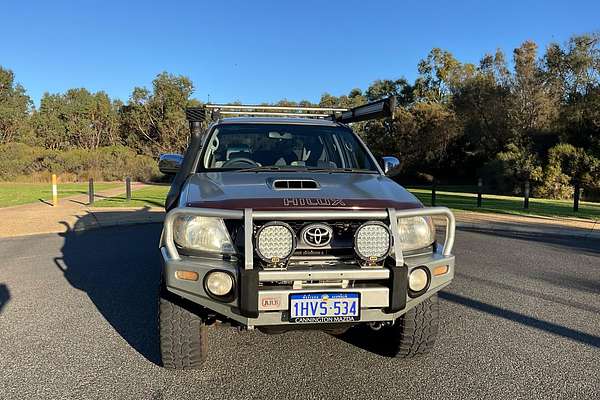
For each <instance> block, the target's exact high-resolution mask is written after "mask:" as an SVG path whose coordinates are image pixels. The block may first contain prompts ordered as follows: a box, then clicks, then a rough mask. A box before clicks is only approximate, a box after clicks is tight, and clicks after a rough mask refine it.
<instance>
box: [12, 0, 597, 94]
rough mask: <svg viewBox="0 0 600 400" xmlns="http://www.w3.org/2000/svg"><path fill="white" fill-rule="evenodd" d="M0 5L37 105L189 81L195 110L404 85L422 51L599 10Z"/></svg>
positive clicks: (126, 0) (540, 5)
mask: <svg viewBox="0 0 600 400" xmlns="http://www.w3.org/2000/svg"><path fill="white" fill-rule="evenodd" d="M2 3H3V4H2V6H1V7H0V10H2V14H3V15H2V17H1V23H0V37H1V38H2V41H1V42H0V65H2V66H3V67H5V68H10V69H12V70H13V71H14V72H15V74H16V78H17V81H18V82H20V83H21V84H22V85H24V86H25V87H26V89H27V91H28V93H29V95H30V96H31V97H32V98H33V99H34V100H35V102H36V104H38V102H39V98H40V97H41V96H42V94H43V93H44V92H46V91H49V92H52V93H54V92H62V91H65V90H66V89H69V88H72V87H86V88H88V89H90V90H92V91H98V90H104V91H106V92H108V94H109V95H111V96H113V97H118V98H120V99H122V100H127V99H128V97H129V95H130V93H131V89H132V88H133V87H134V86H150V83H151V81H152V79H153V78H154V76H155V75H156V74H158V73H159V72H161V71H168V72H171V73H175V74H183V75H186V76H188V77H190V78H191V79H192V80H193V82H194V84H195V87H196V91H195V94H194V96H195V97H197V98H199V99H201V100H204V101H206V98H207V94H210V96H211V97H210V98H211V101H213V102H225V101H234V100H239V101H243V102H246V103H257V102H263V101H275V100H279V99H282V98H288V99H291V100H301V99H308V100H312V101H317V100H318V99H319V97H320V95H321V93H323V92H325V91H328V92H330V93H332V94H335V95H341V94H345V93H347V92H348V91H349V90H350V89H352V88H353V87H360V88H366V87H367V86H368V85H369V83H370V82H372V81H373V80H375V79H378V78H398V77H401V76H404V77H406V78H408V79H409V80H411V81H412V80H413V79H414V78H415V76H416V65H417V62H418V61H419V60H420V59H421V58H423V57H425V56H426V55H427V53H428V51H429V50H430V49H431V48H432V47H441V48H444V49H447V50H449V51H451V52H452V53H453V54H454V55H455V56H456V57H457V58H458V59H460V60H461V61H468V62H477V61H478V60H479V58H480V57H481V56H482V55H483V54H484V53H485V52H493V51H494V50H495V49H496V48H501V49H503V50H504V51H505V52H506V53H507V54H508V55H510V53H511V52H512V49H513V48H515V47H516V46H518V45H519V44H520V43H521V42H523V41H524V40H526V39H533V40H535V41H536V42H537V43H538V44H539V45H540V47H541V48H544V47H545V46H546V45H547V44H548V43H549V42H552V41H558V42H564V41H565V40H567V39H568V37H569V36H571V35H572V34H575V33H584V32H590V31H598V30H599V29H600V2H599V1H505V0H503V1H459V0H455V1H423V0H420V1H377V0H369V1H343V2H342V1H339V2H338V1H323V2H316V1H307V0H301V1H294V2H292V1H284V0H279V1H270V2H266V1H265V2H263V1H249V0H247V1H211V2H209V1H206V2H204V1H202V2H201V1H170V2H168V1H162V2H154V1H150V0H147V1H138V0H123V1H113V0H94V1H86V0H80V1H72V2H65V1H59V0H53V1H26V2H25V1H22V0H18V1H13V0H5V1H3V2H2ZM208 4H210V5H208Z"/></svg>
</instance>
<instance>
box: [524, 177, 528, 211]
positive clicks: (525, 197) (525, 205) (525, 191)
mask: <svg viewBox="0 0 600 400" xmlns="http://www.w3.org/2000/svg"><path fill="white" fill-rule="evenodd" d="M523 195H524V199H523V208H524V209H526V210H528V209H529V179H527V180H526V181H525V188H524V190H523Z"/></svg>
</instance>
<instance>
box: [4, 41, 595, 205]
mask: <svg viewBox="0 0 600 400" xmlns="http://www.w3.org/2000/svg"><path fill="white" fill-rule="evenodd" d="M510 58H512V60H511V61H509V59H510ZM417 70H418V75H417V78H416V79H415V81H414V82H409V81H407V80H406V79H404V78H401V77H393V78H392V79H381V80H376V81H374V82H373V83H372V84H371V85H370V86H368V87H367V88H356V89H353V90H351V91H350V92H349V93H348V94H345V95H341V96H336V95H332V94H329V93H324V94H323V95H322V96H321V99H320V101H319V103H318V104H317V105H319V106H326V107H331V106H339V107H352V106H356V105H360V104H363V103H365V102H368V101H373V100H377V99H380V98H383V97H386V96H389V95H394V96H396V98H397V99H398V106H397V109H396V110H395V118H394V120H393V121H388V120H379V121H368V122H364V123H357V124H355V129H356V131H357V132H358V133H359V134H361V135H362V136H363V137H364V138H365V140H366V141H367V143H368V145H369V146H370V147H371V149H372V150H373V151H374V153H375V154H377V155H395V156H397V157H398V158H399V159H400V161H401V173H402V181H403V182H410V183H414V184H418V183H421V184H427V183H430V182H432V181H434V180H436V181H438V182H440V183H442V184H451V185H455V184H460V183H464V184H469V185H471V184H474V183H476V182H477V179H478V178H483V180H484V182H485V185H486V186H487V187H491V188H492V192H494V193H496V194H506V195H519V194H521V192H522V188H523V186H524V183H525V182H526V181H528V182H529V183H530V187H531V193H532V196H534V197H537V198H552V199H569V198H572V197H573V193H574V190H575V189H574V188H575V187H579V188H581V189H582V190H583V199H587V200H591V199H594V200H596V201H598V200H600V122H599V121H600V35H599V34H582V35H577V36H573V37H572V38H571V39H569V40H568V41H567V42H566V43H551V44H549V45H548V46H547V47H546V48H545V49H539V48H538V46H537V45H536V43H534V42H532V41H525V42H524V43H522V44H521V45H520V46H519V47H518V48H516V49H514V51H513V52H512V54H511V55H508V56H507V55H506V54H504V53H503V52H502V51H500V50H497V51H495V52H491V53H489V54H483V55H482V57H481V59H480V60H479V62H477V63H469V62H463V61H461V60H459V59H457V58H456V57H454V55H452V54H451V53H450V52H448V51H446V50H443V49H439V48H434V49H432V50H431V51H430V53H429V54H428V55H427V56H426V57H425V58H423V59H422V60H420V61H419V62H418V63H417ZM201 90H202V88H200V90H199V91H201ZM194 91H195V88H194V85H193V83H192V82H191V80H190V79H188V78H187V77H185V76H176V75H172V74H169V73H167V72H163V73H160V74H158V75H157V76H156V78H155V79H154V81H153V82H152V87H151V88H145V87H136V88H133V90H132V92H131V95H130V96H129V99H128V100H127V101H126V102H123V101H121V100H118V99H111V98H110V97H109V96H108V95H107V94H106V93H104V92H96V93H93V92H90V91H89V90H87V89H85V88H74V89H70V90H67V91H66V92H64V93H46V94H45V95H44V96H43V97H42V99H41V102H40V104H39V106H37V107H34V105H33V103H32V101H31V99H30V98H29V96H28V95H27V93H26V90H25V88H24V87H23V86H21V85H20V84H18V83H17V81H16V79H15V76H14V74H13V72H12V71H10V70H7V69H3V68H1V67H0V146H2V147H1V148H0V157H1V158H0V180H14V179H17V178H21V179H23V177H27V176H31V177H33V178H32V180H36V179H38V178H39V175H40V174H42V178H43V176H44V175H43V174H50V173H60V174H66V175H68V176H72V179H73V180H77V179H86V178H87V177H90V176H91V177H95V178H96V179H105V180H112V179H123V178H124V177H125V176H131V177H132V178H133V179H135V180H150V179H153V177H155V174H156V167H155V165H154V164H155V160H156V157H157V156H158V155H159V154H160V153H166V152H182V151H183V150H184V148H185V147H186V144H187V139H188V125H187V123H186V120H185V108H186V107H188V106H197V105H200V104H201V102H200V101H199V100H197V99H195V98H193V97H192V95H193V93H194ZM276 104H277V105H300V106H312V105H314V104H312V103H311V102H309V101H300V102H295V101H288V100H281V101H280V102H278V103H276ZM7 146H8V147H7Z"/></svg>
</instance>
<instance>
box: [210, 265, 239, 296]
mask: <svg viewBox="0 0 600 400" xmlns="http://www.w3.org/2000/svg"><path fill="white" fill-rule="evenodd" d="M204 287H205V288H206V291H207V292H208V293H209V294H211V295H213V296H217V297H225V296H227V295H228V294H230V293H231V292H232V290H233V277H232V276H231V275H230V274H228V273H227V272H223V271H211V272H209V273H208V274H206V277H205V278H204Z"/></svg>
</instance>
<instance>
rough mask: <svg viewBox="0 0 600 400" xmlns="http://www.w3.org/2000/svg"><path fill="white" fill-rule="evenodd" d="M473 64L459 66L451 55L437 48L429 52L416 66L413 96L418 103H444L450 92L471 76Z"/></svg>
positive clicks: (473, 68)
mask: <svg viewBox="0 0 600 400" xmlns="http://www.w3.org/2000/svg"><path fill="white" fill-rule="evenodd" d="M474 70H475V66H474V65H473V64H461V63H460V62H459V61H458V60H457V59H456V58H454V56H453V55H452V53H450V52H449V51H445V50H442V49H439V48H434V49H433V50H431V51H430V52H429V54H428V55H427V58H425V59H423V60H421V61H420V62H419V65H418V71H419V76H418V78H417V80H416V82H415V95H416V98H417V99H418V100H420V101H431V102H436V103H439V102H446V101H448V100H449V99H450V95H451V94H452V92H453V91H454V90H455V89H456V88H457V87H458V86H459V85H460V84H461V82H463V81H464V80H465V79H467V78H468V77H469V76H471V75H472V74H473V72H474Z"/></svg>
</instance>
